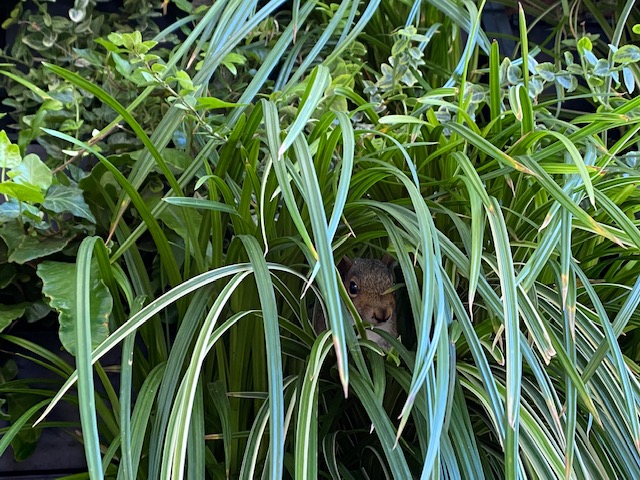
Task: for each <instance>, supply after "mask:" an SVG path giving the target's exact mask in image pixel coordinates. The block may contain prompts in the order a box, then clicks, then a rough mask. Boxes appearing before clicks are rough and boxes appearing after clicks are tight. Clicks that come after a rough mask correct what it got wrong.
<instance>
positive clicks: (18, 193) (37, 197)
mask: <svg viewBox="0 0 640 480" xmlns="http://www.w3.org/2000/svg"><path fill="white" fill-rule="evenodd" d="M0 193H4V194H5V195H9V196H10V197H13V198H15V199H17V200H20V201H21V202H31V203H42V202H44V195H42V192H41V191H40V189H39V188H36V187H34V186H32V185H21V184H19V183H15V182H11V181H8V182H2V183H0Z"/></svg>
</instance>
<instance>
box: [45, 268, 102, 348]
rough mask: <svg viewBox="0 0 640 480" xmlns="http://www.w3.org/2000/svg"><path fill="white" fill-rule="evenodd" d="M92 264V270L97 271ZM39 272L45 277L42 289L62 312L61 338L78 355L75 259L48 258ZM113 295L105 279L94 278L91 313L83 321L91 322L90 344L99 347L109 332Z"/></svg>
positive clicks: (59, 311)
mask: <svg viewBox="0 0 640 480" xmlns="http://www.w3.org/2000/svg"><path fill="white" fill-rule="evenodd" d="M97 270H98V269H97V266H96V268H92V271H94V272H95V271H97ZM37 274H38V276H39V277H40V278H41V279H42V293H44V295H45V296H46V297H47V299H48V300H49V305H50V306H51V308H53V309H54V310H56V311H57V312H58V313H59V321H60V329H59V331H58V333H59V336H60V341H61V342H62V345H63V346H64V348H65V349H66V350H67V351H68V352H69V353H71V354H72V355H75V352H76V346H77V344H78V342H77V338H76V321H78V319H77V317H76V313H75V308H76V265H75V264H73V263H64V262H52V261H49V260H46V261H44V262H42V263H41V264H40V265H38V269H37ZM112 307H113V299H112V298H111V294H110V293H109V289H108V288H107V287H106V286H105V285H104V283H103V282H102V280H100V279H99V278H97V277H93V276H92V278H91V317H90V318H83V319H82V321H85V322H89V323H90V325H91V344H92V346H93V347H94V348H95V347H97V346H98V345H99V344H100V343H101V342H102V341H103V340H104V339H105V338H107V336H108V335H109V315H110V314H111V309H112Z"/></svg>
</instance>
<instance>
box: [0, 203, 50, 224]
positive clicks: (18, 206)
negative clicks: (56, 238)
mask: <svg viewBox="0 0 640 480" xmlns="http://www.w3.org/2000/svg"><path fill="white" fill-rule="evenodd" d="M20 216H22V217H23V220H24V217H25V216H26V217H27V218H29V219H31V220H34V221H35V222H41V221H42V217H43V216H44V214H43V213H42V212H41V211H40V210H38V208H37V207H34V206H33V205H29V204H28V203H20V202H18V201H17V200H16V199H14V198H10V199H9V200H8V201H7V202H4V203H2V204H0V223H5V222H9V221H11V220H15V219H16V218H20Z"/></svg>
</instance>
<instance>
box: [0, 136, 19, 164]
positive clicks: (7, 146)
mask: <svg viewBox="0 0 640 480" xmlns="http://www.w3.org/2000/svg"><path fill="white" fill-rule="evenodd" d="M21 161H22V157H21V156H20V147H18V145H14V144H13V143H11V142H10V141H9V137H7V134H6V132H5V131H4V130H0V168H15V167H17V166H18V165H20V162H21Z"/></svg>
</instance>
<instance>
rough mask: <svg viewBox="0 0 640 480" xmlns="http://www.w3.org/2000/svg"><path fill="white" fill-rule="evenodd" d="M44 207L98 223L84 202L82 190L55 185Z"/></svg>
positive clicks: (48, 194)
mask: <svg viewBox="0 0 640 480" xmlns="http://www.w3.org/2000/svg"><path fill="white" fill-rule="evenodd" d="M42 206H43V207H44V208H46V209H47V210H51V211H52V212H56V213H62V212H70V213H72V214H73V215H75V216H76V217H80V218H86V219H87V220H89V221H91V222H93V223H95V222H96V219H95V217H94V216H93V213H91V210H90V209H89V205H87V202H85V201H84V196H83V195H82V190H80V189H79V188H76V187H65V186H63V185H53V186H52V187H51V188H50V189H49V191H48V192H47V196H46V198H45V200H44V203H43V204H42Z"/></svg>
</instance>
